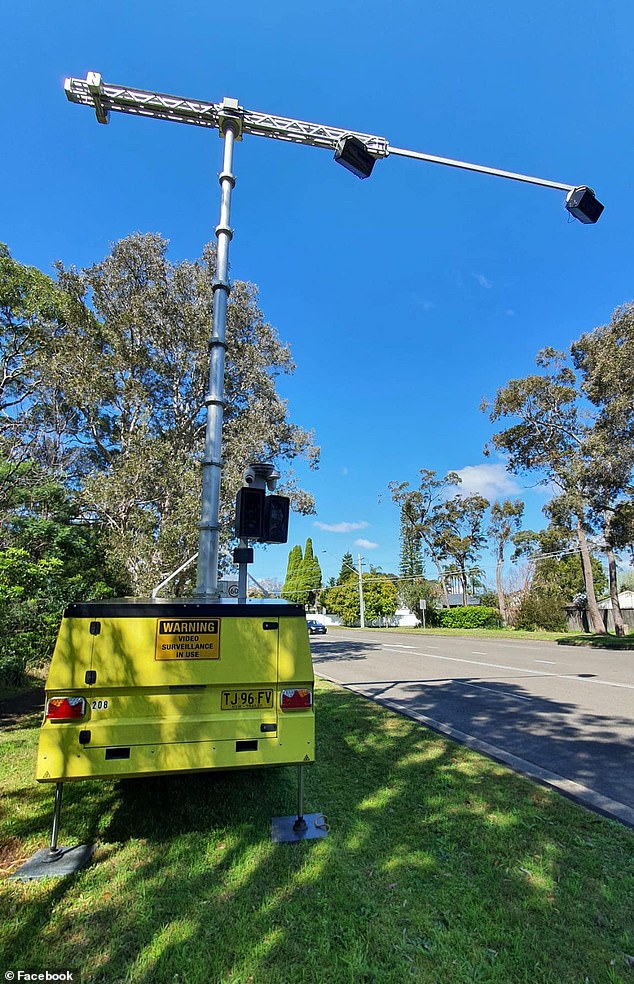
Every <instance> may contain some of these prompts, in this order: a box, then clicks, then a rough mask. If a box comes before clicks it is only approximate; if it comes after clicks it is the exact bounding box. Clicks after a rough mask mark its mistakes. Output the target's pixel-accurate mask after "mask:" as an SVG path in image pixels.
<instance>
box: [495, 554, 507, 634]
mask: <svg viewBox="0 0 634 984" xmlns="http://www.w3.org/2000/svg"><path fill="white" fill-rule="evenodd" d="M503 563H504V547H503V546H500V549H499V550H498V559H497V564H496V565H495V586H496V588H497V593H498V608H499V609H500V619H501V621H502V625H506V601H505V598H504V591H503V590H502V564H503Z"/></svg>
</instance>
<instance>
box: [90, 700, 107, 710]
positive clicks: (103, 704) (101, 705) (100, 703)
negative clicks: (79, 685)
mask: <svg viewBox="0 0 634 984" xmlns="http://www.w3.org/2000/svg"><path fill="white" fill-rule="evenodd" d="M90 707H91V709H92V710H93V711H106V710H107V709H108V701H107V700H93V701H91V704H90Z"/></svg>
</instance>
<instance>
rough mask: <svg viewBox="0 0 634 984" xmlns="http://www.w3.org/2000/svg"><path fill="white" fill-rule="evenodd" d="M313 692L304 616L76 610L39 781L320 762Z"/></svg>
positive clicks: (56, 666)
mask: <svg viewBox="0 0 634 984" xmlns="http://www.w3.org/2000/svg"><path fill="white" fill-rule="evenodd" d="M313 685H314V676H313V668H312V660H311V655H310V645H309V640H308V631H307V626H306V617H305V613H304V608H303V606H301V605H293V604H286V603H284V602H277V601H276V602H271V601H270V600H261V601H259V600H258V601H256V600H250V601H249V602H246V603H244V602H243V603H239V602H236V601H233V600H231V599H222V600H220V601H201V600H196V599H188V600H178V601H174V600H167V599H155V600H148V601H144V600H138V599H135V600H118V601H97V602H86V603H79V604H73V605H71V606H70V607H69V608H68V609H67V610H66V612H65V613H64V618H63V621H62V624H61V628H60V631H59V635H58V639H57V644H56V647H55V651H54V654H53V660H52V663H51V668H50V672H49V676H48V680H47V683H46V703H45V711H44V720H43V724H42V728H41V733H40V741H39V748H38V756H37V773H36V775H37V779H38V781H40V782H51V783H64V782H68V781H71V780H75V779H105V778H131V777H135V776H144V775H153V774H157V773H160V774H161V775H165V774H169V773H182V772H198V771H208V770H214V769H236V768H241V767H248V768H253V767H256V766H271V765H292V764H298V765H303V764H304V763H310V762H313V761H314V757H315V716H314V709H313Z"/></svg>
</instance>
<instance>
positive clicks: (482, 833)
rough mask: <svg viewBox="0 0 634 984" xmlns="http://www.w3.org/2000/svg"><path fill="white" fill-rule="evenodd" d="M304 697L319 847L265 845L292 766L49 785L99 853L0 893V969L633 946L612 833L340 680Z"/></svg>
mask: <svg viewBox="0 0 634 984" xmlns="http://www.w3.org/2000/svg"><path fill="white" fill-rule="evenodd" d="M317 706H318V717H317V727H318V760H317V763H316V764H315V765H314V766H313V767H311V769H310V770H308V773H307V789H306V810H307V812H311V811H316V810H323V811H324V812H325V813H326V814H327V815H328V818H329V822H330V824H331V828H332V829H331V832H330V835H329V837H328V838H327V839H326V840H321V841H313V842H306V843H303V844H294V845H278V846H274V845H272V844H271V843H270V841H269V823H270V818H271V816H272V815H274V814H278V813H291V812H292V805H293V804H294V793H295V774H294V770H293V769H279V770H254V771H251V770H250V771H248V772H241V773H222V774H220V773H217V774H202V775H191V776H184V777H178V778H174V779H170V778H160V779H158V778H157V779H151V780H145V779H144V780H130V781H128V782H120V783H109V782H106V783H93V782H87V783H78V784H74V785H72V784H69V785H68V786H67V787H66V788H67V790H68V796H67V800H66V807H65V812H64V815H63V827H64V830H65V831H66V837H65V840H66V841H67V842H70V841H74V840H83V839H84V835H85V833H86V832H87V831H89V830H93V831H95V832H96V833H97V835H98V836H99V839H100V849H99V853H98V854H97V856H96V859H95V861H94V863H93V864H92V865H91V866H90V867H89V868H88V869H87V870H85V871H84V872H82V873H81V874H79V875H78V876H76V877H74V878H71V879H65V880H64V881H62V882H45V883H39V884H37V885H15V884H12V885H10V886H7V885H6V884H5V885H4V886H2V891H3V895H4V903H3V905H4V907H5V908H4V915H5V920H4V926H5V929H4V934H5V951H4V955H3V958H4V966H6V967H11V966H18V964H17V963H16V961H18V960H19V965H20V966H29V967H33V968H39V967H42V968H44V967H46V966H51V962H54V963H55V965H56V966H63V965H68V966H77V965H78V964H82V965H83V970H84V981H85V984H101V982H104V984H106V982H107V984H114V982H118V981H126V982H134V984H163V982H165V984H167V982H169V984H173V982H174V981H180V982H187V984H210V982H211V984H215V982H218V984H220V982H222V984H248V982H250V984H268V982H271V984H274V982H286V981H300V980H301V981H311V982H315V984H322V982H324V981H326V980H328V981H333V982H336V984H337V982H339V981H341V982H348V981H350V982H354V984H356V982H366V984H382V982H395V984H396V982H398V984H401V982H402V981H404V980H416V981H423V982H427V981H428V982H430V984H431V982H434V981H441V980H442V981H443V982H450V984H453V982H463V981H464V982H465V984H466V982H471V981H473V980H486V981H490V982H499V984H508V982H510V981H513V984H515V982H522V981H527V982H528V981H531V982H551V981H552V982H553V984H554V982H558V984H559V982H573V981H575V982H577V981H579V980H583V979H584V978H585V977H586V976H588V977H589V978H590V979H591V980H597V981H600V980H606V981H611V980H614V981H618V980H620V979H621V978H620V977H619V976H614V977H613V978H611V977H609V976H606V974H605V970H606V968H607V967H608V966H609V961H610V960H611V959H614V960H616V959H617V958H618V959H620V960H621V961H622V960H623V949H624V947H625V946H627V945H628V941H631V942H633V943H634V940H630V937H629V936H628V935H627V934H628V932H629V930H628V929H627V927H628V920H629V918H630V916H631V906H632V904H634V899H633V898H632V893H633V891H634V890H633V887H632V881H633V880H634V878H633V876H632V867H629V868H628V863H629V864H630V865H632V852H631V842H630V841H629V840H628V837H629V836H630V835H628V834H627V832H626V831H623V830H621V829H620V828H617V827H616V826H615V825H612V824H608V823H607V822H605V821H603V820H601V819H599V818H597V817H595V816H594V815H592V814H588V813H585V812H584V811H580V810H577V809H576V808H574V807H573V806H571V805H570V804H568V803H566V802H565V801H564V800H562V799H561V798H559V797H557V796H555V795H553V794H552V793H550V792H548V791H547V790H544V789H541V788H539V787H534V786H532V785H530V784H529V783H526V782H524V781H523V780H522V779H520V778H518V777H516V776H514V775H513V774H511V773H509V772H507V771H506V770H504V769H503V768H501V767H500V766H498V765H496V764H495V763H492V762H489V761H487V760H485V759H480V758H479V757H477V756H474V755H473V754H472V753H470V752H469V751H468V750H466V749H464V748H462V747H461V746H458V745H455V744H454V743H452V742H449V741H446V740H445V739H442V738H439V737H438V736H437V735H435V734H433V733H431V732H429V731H427V730H426V729H424V728H422V727H421V726H420V725H418V724H416V723H414V722H412V721H409V720H407V719H405V718H402V717H399V716H397V715H393V714H390V713H389V712H386V711H385V710H383V709H382V708H380V707H379V706H377V705H375V704H374V703H371V702H368V701H364V700H362V699H360V698H358V697H356V696H355V695H353V694H352V693H350V692H349V691H346V690H339V689H336V688H334V687H330V686H329V685H327V684H324V685H321V687H320V693H319V694H318V702H317ZM26 792H27V793H28V795H31V793H30V792H29V791H26ZM65 796H66V793H65ZM47 799H48V797H47ZM42 805H43V799H42V797H41V796H39V797H38V802H37V809H36V811H35V813H34V814H33V816H32V817H31V819H30V821H29V831H31V830H32V825H33V824H35V825H37V823H38V822H39V823H41V824H42V827H41V831H42V834H43V835H45V831H46V830H47V826H48V816H47V815H46V819H45V813H44V811H43V810H42V809H41V807H42ZM8 809H9V810H11V801H9V804H8ZM16 831H17V832H18V833H20V832H21V833H23V832H24V831H23V830H22V829H21V826H20V822H19V821H17V826H16ZM608 835H609V836H608ZM629 952H632V951H631V950H630V951H629ZM599 971H600V972H599Z"/></svg>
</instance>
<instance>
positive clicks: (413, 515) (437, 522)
mask: <svg viewBox="0 0 634 984" xmlns="http://www.w3.org/2000/svg"><path fill="white" fill-rule="evenodd" d="M459 484H460V478H459V476H458V475H457V473H456V472H449V473H448V474H447V475H446V476H445V477H444V478H440V479H439V478H437V477H436V472H435V471H432V470H431V469H428V468H421V470H420V482H419V487H418V488H417V489H412V488H410V485H409V482H390V483H389V485H388V488H389V490H390V492H391V494H392V501H393V502H395V503H396V504H397V505H398V506H399V507H400V509H401V527H402V528H403V527H404V528H405V529H409V531H410V533H409V535H410V537H418V538H419V541H420V542H421V543H423V544H424V545H425V549H426V552H427V554H428V555H429V557H431V559H432V561H433V563H434V565H435V567H436V570H437V571H438V575H439V581H440V583H441V585H442V592H443V600H444V604H445V607H446V608H448V607H449V598H448V596H447V590H446V587H445V582H444V580H443V578H442V576H441V575H442V559H443V549H442V545H441V539H442V531H443V522H444V516H443V512H442V500H443V495H444V493H445V490H446V489H447V488H450V487H452V486H456V485H459Z"/></svg>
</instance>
